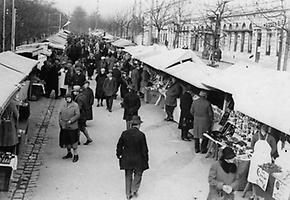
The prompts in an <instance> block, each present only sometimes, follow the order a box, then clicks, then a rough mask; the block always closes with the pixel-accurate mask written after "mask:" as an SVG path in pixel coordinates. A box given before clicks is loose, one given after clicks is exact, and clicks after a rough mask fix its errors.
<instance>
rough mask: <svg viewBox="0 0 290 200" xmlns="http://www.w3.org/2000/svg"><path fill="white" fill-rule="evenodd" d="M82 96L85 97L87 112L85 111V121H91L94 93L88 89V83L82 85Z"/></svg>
mask: <svg viewBox="0 0 290 200" xmlns="http://www.w3.org/2000/svg"><path fill="white" fill-rule="evenodd" d="M83 94H84V95H85V97H86V104H87V111H86V115H87V120H92V119H93V105H94V100H95V97H94V92H93V90H92V89H91V88H90V82H89V81H86V82H85V84H84V88H83Z"/></svg>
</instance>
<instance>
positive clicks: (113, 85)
mask: <svg viewBox="0 0 290 200" xmlns="http://www.w3.org/2000/svg"><path fill="white" fill-rule="evenodd" d="M103 90H104V94H105V96H107V97H110V96H113V95H114V94H116V92H117V81H116V79H115V78H114V77H112V79H111V80H110V79H109V78H106V79H105V81H104V84H103Z"/></svg>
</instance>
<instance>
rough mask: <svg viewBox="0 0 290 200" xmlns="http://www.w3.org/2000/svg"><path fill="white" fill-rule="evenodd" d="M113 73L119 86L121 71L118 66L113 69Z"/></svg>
mask: <svg viewBox="0 0 290 200" xmlns="http://www.w3.org/2000/svg"><path fill="white" fill-rule="evenodd" d="M112 75H113V77H114V78H115V79H116V81H117V85H118V86H119V85H120V83H121V71H120V70H119V69H118V68H114V69H113V71H112Z"/></svg>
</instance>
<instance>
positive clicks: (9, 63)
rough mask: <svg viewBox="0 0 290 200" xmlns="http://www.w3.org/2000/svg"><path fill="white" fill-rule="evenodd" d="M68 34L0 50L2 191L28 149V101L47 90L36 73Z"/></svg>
mask: <svg viewBox="0 0 290 200" xmlns="http://www.w3.org/2000/svg"><path fill="white" fill-rule="evenodd" d="M68 34H69V33H68V32H66V31H60V32H59V33H57V34H55V35H53V36H51V37H49V38H47V39H46V40H44V41H42V42H39V43H34V44H27V45H21V46H18V47H17V48H16V51H15V52H11V51H7V52H2V53H0V77H1V83H2V84H1V85H0V91H1V95H0V117H1V118H0V119H1V120H0V191H8V190H9V183H10V178H11V177H12V176H11V175H12V173H13V170H16V169H17V162H18V156H21V155H22V154H23V153H24V151H25V147H26V141H27V136H28V130H29V116H30V112H31V109H30V102H29V101H30V100H38V98H39V97H40V95H41V94H42V93H43V90H44V86H43V83H41V82H39V81H38V79H35V77H34V75H35V73H34V72H35V71H38V70H40V69H41V67H42V65H43V63H44V61H45V60H46V59H47V57H49V56H51V55H52V52H53V51H63V50H64V49H65V46H66V42H67V41H66V38H67V37H68ZM35 88H39V90H40V92H39V93H38V96H37V97H36V96H34V95H33V94H32V93H33V91H34V90H35ZM34 94H35V93H34Z"/></svg>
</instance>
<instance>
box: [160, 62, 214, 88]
mask: <svg viewBox="0 0 290 200" xmlns="http://www.w3.org/2000/svg"><path fill="white" fill-rule="evenodd" d="M215 70H216V69H214V68H211V67H208V66H206V65H205V64H204V65H200V64H196V63H194V62H191V61H187V62H184V63H182V64H179V65H176V66H173V67H170V68H167V69H165V70H164V72H166V73H168V74H170V75H172V76H174V77H176V78H178V79H181V80H183V81H185V82H187V83H189V84H191V85H194V86H195V87H198V88H200V89H205V90H209V87H207V86H206V85H204V83H205V82H206V80H207V79H210V74H211V73H214V71H215Z"/></svg>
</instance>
